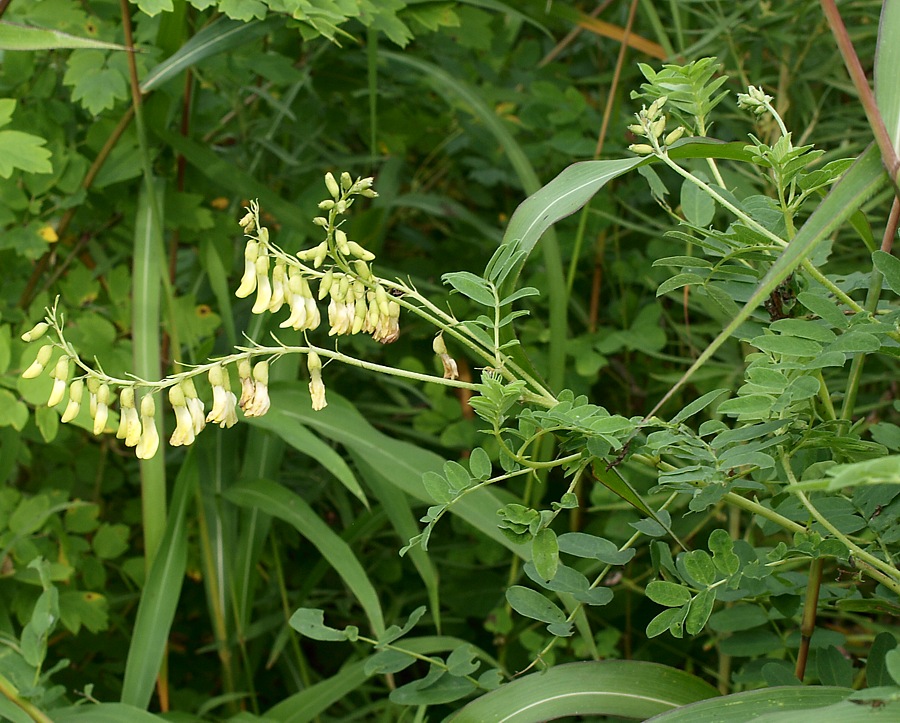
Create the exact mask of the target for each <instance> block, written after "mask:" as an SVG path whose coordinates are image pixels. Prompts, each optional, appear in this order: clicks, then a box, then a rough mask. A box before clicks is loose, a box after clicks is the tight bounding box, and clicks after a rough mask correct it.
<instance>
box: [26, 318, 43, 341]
mask: <svg viewBox="0 0 900 723" xmlns="http://www.w3.org/2000/svg"><path fill="white" fill-rule="evenodd" d="M49 328H50V325H49V324H48V323H47V322H46V321H39V322H38V323H37V324H35V325H34V326H33V327H32V328H31V330H30V331H26V332H25V333H24V334H22V341H28V342H31V341H37V340H38V339H40V338H41V337H42V336H43V335H44V334H46V333H47V329H49Z"/></svg>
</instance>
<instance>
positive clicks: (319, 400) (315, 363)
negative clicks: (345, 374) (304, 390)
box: [306, 349, 328, 412]
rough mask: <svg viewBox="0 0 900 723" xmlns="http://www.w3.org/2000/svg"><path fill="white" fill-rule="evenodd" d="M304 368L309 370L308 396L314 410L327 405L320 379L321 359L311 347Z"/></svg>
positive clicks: (323, 385)
mask: <svg viewBox="0 0 900 723" xmlns="http://www.w3.org/2000/svg"><path fill="white" fill-rule="evenodd" d="M306 368H307V369H308V370H309V396H310V398H311V399H312V408H313V409H314V410H315V411H317V412H318V411H319V410H320V409H324V408H325V407H326V406H328V402H326V401H325V383H324V382H323V381H322V360H321V359H319V355H318V354H316V352H314V351H313V350H312V349H310V350H309V354H308V355H307V357H306Z"/></svg>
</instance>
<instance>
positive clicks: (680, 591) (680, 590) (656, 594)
mask: <svg viewBox="0 0 900 723" xmlns="http://www.w3.org/2000/svg"><path fill="white" fill-rule="evenodd" d="M646 595H647V597H648V598H650V599H651V600H652V601H653V602H655V603H657V604H659V605H665V606H666V607H667V608H674V607H680V606H681V605H686V604H687V603H689V602H690V601H691V597H692V595H691V591H690V590H688V588H686V587H685V586H684V585H679V584H678V583H674V582H669V581H668V580H653V581H652V582H649V583H648V584H647V588H646Z"/></svg>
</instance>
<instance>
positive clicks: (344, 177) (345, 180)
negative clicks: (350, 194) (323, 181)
mask: <svg viewBox="0 0 900 723" xmlns="http://www.w3.org/2000/svg"><path fill="white" fill-rule="evenodd" d="M352 186H353V179H352V178H351V177H350V174H349V173H347V171H344V172H343V173H342V174H341V188H343V189H344V190H345V191H349V190H350V188H351V187H352Z"/></svg>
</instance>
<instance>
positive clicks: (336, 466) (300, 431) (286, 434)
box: [255, 409, 369, 507]
mask: <svg viewBox="0 0 900 723" xmlns="http://www.w3.org/2000/svg"><path fill="white" fill-rule="evenodd" d="M272 411H274V412H275V413H274V414H272ZM255 426H257V427H260V428H262V429H268V430H269V431H271V432H273V433H275V434H277V435H278V436H279V437H281V438H282V439H283V440H284V441H285V442H287V443H288V444H289V445H290V446H291V447H293V448H294V449H296V450H297V451H298V452H302V453H303V454H305V455H307V456H309V457H312V458H313V459H314V460H316V461H317V462H318V463H319V464H321V465H322V466H323V467H324V468H325V469H327V470H328V471H329V472H331V474H332V475H334V477H335V479H337V480H338V482H340V483H341V484H342V485H344V487H346V488H347V490H348V491H349V492H350V493H351V494H352V495H353V496H354V497H356V498H357V499H358V500H359V501H360V502H362V503H363V504H364V505H365V506H366V507H368V506H369V501H368V500H367V499H366V494H365V492H363V489H362V487H360V484H359V481H358V480H357V479H356V475H354V474H353V471H352V470H351V469H350V467H349V466H347V463H346V462H345V461H344V459H343V458H342V457H341V455H339V454H338V453H337V452H335V451H334V449H333V448H332V447H329V446H328V445H327V444H325V442H323V441H322V440H321V439H320V438H319V437H317V436H316V435H314V434H313V433H312V432H310V431H309V430H308V429H307V428H306V426H304V425H303V424H301V423H300V422H299V420H297V419H295V418H291V417H288V416H286V415H285V414H283V413H281V411H280V410H278V409H275V410H270V411H269V413H267V414H266V415H265V416H263V417H259V418H258V419H257V420H256V421H255Z"/></svg>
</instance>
